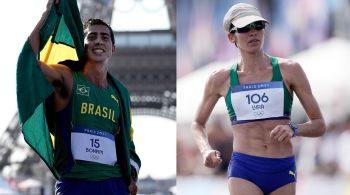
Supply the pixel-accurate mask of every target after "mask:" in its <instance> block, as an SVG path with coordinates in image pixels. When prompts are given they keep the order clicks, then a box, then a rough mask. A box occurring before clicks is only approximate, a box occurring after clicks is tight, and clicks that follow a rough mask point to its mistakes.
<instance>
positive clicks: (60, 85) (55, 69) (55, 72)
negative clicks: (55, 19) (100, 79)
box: [28, 0, 73, 110]
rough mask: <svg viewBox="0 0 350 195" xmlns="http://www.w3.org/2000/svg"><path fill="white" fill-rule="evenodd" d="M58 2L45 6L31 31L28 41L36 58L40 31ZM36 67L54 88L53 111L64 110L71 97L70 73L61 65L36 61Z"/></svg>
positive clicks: (52, 0) (55, 0) (51, 2)
mask: <svg viewBox="0 0 350 195" xmlns="http://www.w3.org/2000/svg"><path fill="white" fill-rule="evenodd" d="M58 3H59V0H49V1H48V2H47V5H46V10H45V11H44V13H43V14H42V17H41V19H40V20H39V22H38V23H37V25H36V26H35V28H34V29H33V31H32V33H31V34H30V36H29V38H28V41H29V43H30V45H31V47H32V49H33V52H34V54H35V56H36V57H37V58H38V56H39V55H38V54H39V49H40V48H39V47H40V41H41V37H40V29H41V28H42V26H43V25H44V23H45V21H46V19H47V17H48V15H49V12H50V10H51V8H52V6H54V4H58ZM38 66H39V67H40V69H41V71H42V72H43V74H44V76H45V77H46V79H47V80H48V81H49V82H50V83H51V84H52V85H53V87H54V88H55V110H61V109H62V108H64V107H65V106H66V105H67V103H68V100H69V97H70V95H71V89H72V84H73V77H72V71H71V70H70V69H69V68H68V67H67V66H65V65H61V64H52V65H48V64H45V63H44V62H41V61H39V60H38Z"/></svg>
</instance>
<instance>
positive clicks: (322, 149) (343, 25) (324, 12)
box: [177, 0, 350, 195]
mask: <svg viewBox="0 0 350 195" xmlns="http://www.w3.org/2000/svg"><path fill="white" fill-rule="evenodd" d="M239 2H245V3H250V4H254V5H255V6H256V7H258V8H259V10H260V11H261V13H262V15H263V16H264V17H265V18H266V19H268V20H269V21H270V24H268V25H267V26H266V37H265V44H264V50H265V51H266V52H267V53H268V54H270V55H274V56H279V57H284V58H290V59H293V60H295V61H297V62H299V63H300V64H301V66H302V67H303V69H304V71H305V72H306V74H307V76H308V79H309V82H310V84H311V87H312V90H313V93H314V95H315V97H316V99H317V101H318V102H319V105H320V107H321V110H322V113H323V116H324V118H325V120H326V125H327V133H326V134H325V135H324V136H323V137H320V138H300V137H297V138H294V139H293V142H294V143H293V145H294V150H295V155H296V159H297V171H298V182H297V195H310V194H318V195H329V194H337V195H349V194H350V157H349V155H348V153H349V151H350V101H349V98H350V84H349V83H350V77H349V73H350V66H349V62H348V59H349V57H348V56H349V54H350V1H349V0H283V1H279V0H260V1H257V0H240V1H236V0H227V1H212V0H177V188H178V193H179V194H181V195H191V194H201V195H212V194H220V195H225V194H229V192H228V187H227V177H226V169H227V166H228V163H229V160H230V156H231V152H232V140H233V138H232V132H231V131H232V130H231V127H230V122H229V121H230V120H229V118H228V114H227V111H226V106H225V103H224V101H223V99H222V98H221V100H220V101H219V102H218V104H217V105H216V107H215V108H214V110H213V113H212V115H211V117H210V118H209V121H208V123H207V133H208V137H209V142H210V144H211V145H212V147H213V148H215V149H218V150H219V151H220V152H221V154H222V155H221V156H222V158H223V163H222V165H221V166H220V167H219V168H217V169H209V168H206V167H204V166H203V164H202V157H201V155H200V154H199V151H198V149H197V147H196V145H195V142H194V140H193V138H192V133H191V130H190V125H191V122H192V120H193V119H194V115H195V112H196V110H197V107H198V104H199V101H200V100H201V98H202V96H203V90H204V85H205V83H206V81H207V79H208V78H209V75H210V74H211V73H212V72H213V71H214V70H219V69H221V68H223V67H231V66H232V64H233V63H235V62H237V60H238V59H239V52H238V49H237V48H236V47H235V45H234V44H232V43H230V42H229V41H228V39H227V33H226V32H225V31H224V29H223V25H222V20H223V17H224V15H225V14H226V12H227V10H228V9H229V8H230V7H231V6H232V5H233V4H235V3H239ZM292 120H293V121H295V122H300V123H301V122H304V121H306V120H307V116H306V115H305V113H304V111H303V109H302V107H301V105H300V103H299V102H298V101H297V98H295V100H294V106H293V109H292Z"/></svg>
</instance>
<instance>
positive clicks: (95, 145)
mask: <svg viewBox="0 0 350 195" xmlns="http://www.w3.org/2000/svg"><path fill="white" fill-rule="evenodd" d="M90 141H91V147H93V148H99V147H100V140H99V139H90Z"/></svg>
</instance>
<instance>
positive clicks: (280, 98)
mask: <svg viewBox="0 0 350 195" xmlns="http://www.w3.org/2000/svg"><path fill="white" fill-rule="evenodd" d="M231 103H232V107H233V109H234V110H235V113H236V117H237V121H240V120H256V119H266V118H272V117H281V116H283V106H284V90H283V83H282V81H274V82H263V83H253V84H244V85H237V86H234V87H233V88H232V89H231Z"/></svg>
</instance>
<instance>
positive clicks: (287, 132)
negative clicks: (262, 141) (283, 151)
mask: <svg viewBox="0 0 350 195" xmlns="http://www.w3.org/2000/svg"><path fill="white" fill-rule="evenodd" d="M270 137H271V139H273V140H275V141H277V142H282V143H288V142H289V140H290V139H291V138H292V137H293V130H292V129H291V128H290V127H289V125H277V126H276V127H275V128H274V129H272V131H271V133H270Z"/></svg>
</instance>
